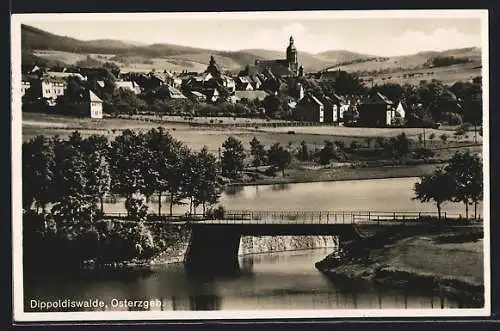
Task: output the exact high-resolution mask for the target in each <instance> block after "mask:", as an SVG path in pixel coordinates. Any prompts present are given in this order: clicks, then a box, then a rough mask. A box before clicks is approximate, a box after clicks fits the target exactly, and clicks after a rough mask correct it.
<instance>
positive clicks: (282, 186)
mask: <svg viewBox="0 0 500 331" xmlns="http://www.w3.org/2000/svg"><path fill="white" fill-rule="evenodd" d="M290 188H291V186H290V184H287V183H278V184H272V185H271V189H272V190H273V191H285V190H289V189H290Z"/></svg>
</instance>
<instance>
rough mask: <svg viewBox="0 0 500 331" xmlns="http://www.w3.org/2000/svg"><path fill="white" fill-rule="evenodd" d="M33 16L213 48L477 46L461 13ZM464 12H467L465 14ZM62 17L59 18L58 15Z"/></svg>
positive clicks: (77, 34)
mask: <svg viewBox="0 0 500 331" xmlns="http://www.w3.org/2000/svg"><path fill="white" fill-rule="evenodd" d="M58 16H59V17H58V18H59V19H47V18H44V19H42V20H36V17H35V18H31V17H30V18H29V20H23V22H24V23H26V24H29V25H31V26H34V27H37V28H40V29H43V30H45V31H48V32H51V33H55V34H59V35H64V36H68V37H73V38H78V39H82V40H92V39H118V40H123V41H133V42H141V43H145V44H153V43H170V44H178V45H185V46H193V47H200V48H207V49H215V50H227V51H235V50H241V49H269V50H278V51H283V50H284V49H285V47H286V46H287V45H288V39H289V37H290V35H293V37H294V40H295V45H296V47H297V49H298V50H299V51H305V52H309V53H320V52H323V51H328V50H349V51H353V52H359V53H364V54H372V55H379V56H395V55H404V54H412V53H416V52H420V51H428V50H434V51H441V50H446V49H452V48H462V47H480V46H481V24H480V19H479V18H477V16H476V18H470V16H469V17H464V15H462V16H461V17H460V18H456V17H453V18H451V17H440V16H439V15H426V16H425V17H423V16H420V17H418V18H417V17H414V16H415V15H413V16H412V17H409V18H397V16H396V17H395V15H392V17H391V18H382V17H380V16H378V17H376V18H374V17H370V16H367V15H364V16H363V17H357V18H343V17H342V15H340V16H339V15H331V17H329V16H328V15H322V16H320V17H317V18H311V17H308V16H306V15H304V17H305V18H304V17H301V16H300V15H295V16H294V17H279V16H278V17H274V16H273V18H269V17H266V16H265V15H262V16H260V17H259V16H255V15H252V16H242V15H238V16H234V17H233V16H231V15H229V14H227V13H226V15H223V16H221V15H217V13H213V14H212V15H211V16H210V15H202V16H200V17H196V18H195V17H192V16H189V15H182V16H175V15H169V16H166V17H164V18H158V16H155V17H151V18H149V19H145V18H144V16H143V17H142V18H141V17H140V16H133V17H130V16H129V17H123V16H122V19H120V16H115V17H113V19H112V20H110V19H102V17H101V19H99V20H89V19H88V18H80V17H78V16H73V17H71V19H65V17H64V14H63V15H58ZM465 16H466V15H465ZM61 19H62V20H61Z"/></svg>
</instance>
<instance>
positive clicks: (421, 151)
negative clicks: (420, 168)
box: [413, 148, 434, 159]
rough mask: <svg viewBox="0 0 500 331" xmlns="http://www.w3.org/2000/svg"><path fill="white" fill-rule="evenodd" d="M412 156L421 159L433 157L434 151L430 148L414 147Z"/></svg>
mask: <svg viewBox="0 0 500 331" xmlns="http://www.w3.org/2000/svg"><path fill="white" fill-rule="evenodd" d="M413 156H414V157H415V158H416V159H423V158H428V157H433V156H434V152H433V151H432V150H430V149H429V148H416V149H415V150H414V151H413Z"/></svg>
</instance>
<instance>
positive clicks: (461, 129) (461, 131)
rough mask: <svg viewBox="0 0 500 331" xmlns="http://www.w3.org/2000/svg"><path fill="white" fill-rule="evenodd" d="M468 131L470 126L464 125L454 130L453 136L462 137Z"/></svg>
mask: <svg viewBox="0 0 500 331" xmlns="http://www.w3.org/2000/svg"><path fill="white" fill-rule="evenodd" d="M469 129H470V124H468V123H464V124H462V125H460V126H459V127H458V128H457V129H456V130H455V133H454V134H455V135H456V136H463V135H464V134H465V133H466V132H467V131H469Z"/></svg>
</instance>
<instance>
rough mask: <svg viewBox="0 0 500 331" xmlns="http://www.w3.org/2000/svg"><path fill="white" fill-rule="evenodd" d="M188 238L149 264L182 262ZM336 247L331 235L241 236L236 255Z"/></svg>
mask: <svg viewBox="0 0 500 331" xmlns="http://www.w3.org/2000/svg"><path fill="white" fill-rule="evenodd" d="M189 240H190V236H185V237H182V238H180V239H179V240H178V241H176V242H175V243H173V244H172V245H170V246H169V247H168V248H166V249H165V250H164V251H163V252H162V253H160V254H159V255H157V256H156V257H155V258H153V259H152V260H151V264H153V265H155V264H166V263H179V262H183V261H184V256H185V254H186V251H187V249H188V247H189ZM336 247H338V241H337V240H336V238H335V237H333V236H260V237H257V236H242V237H241V239H240V246H239V249H238V255H240V256H242V255H248V254H260V253H273V252H284V251H294V250H303V249H315V248H336Z"/></svg>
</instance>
